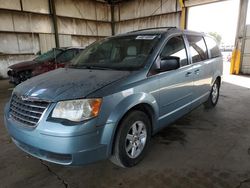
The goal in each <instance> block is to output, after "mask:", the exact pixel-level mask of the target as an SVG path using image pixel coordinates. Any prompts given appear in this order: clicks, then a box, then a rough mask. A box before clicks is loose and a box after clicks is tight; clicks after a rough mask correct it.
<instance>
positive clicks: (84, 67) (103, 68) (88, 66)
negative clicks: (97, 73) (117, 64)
mask: <svg viewBox="0 0 250 188" xmlns="http://www.w3.org/2000/svg"><path fill="white" fill-rule="evenodd" d="M68 67H69V68H77V69H94V70H112V68H108V67H99V66H91V65H69V66H68Z"/></svg>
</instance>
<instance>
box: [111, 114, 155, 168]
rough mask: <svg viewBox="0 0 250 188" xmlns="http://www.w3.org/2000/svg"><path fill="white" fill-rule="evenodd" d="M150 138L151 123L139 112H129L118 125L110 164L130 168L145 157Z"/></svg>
mask: <svg viewBox="0 0 250 188" xmlns="http://www.w3.org/2000/svg"><path fill="white" fill-rule="evenodd" d="M150 137H151V123H150V120H149V118H148V116H147V115H146V114H145V113H144V112H141V111H132V112H130V113H129V114H128V115H127V116H126V117H125V118H124V119H123V120H122V122H121V124H120V125H119V130H118V132H117V135H116V140H115V145H114V151H113V156H112V157H111V158H110V160H111V162H113V163H114V164H116V165H118V166H121V167H132V166H135V165H136V164H137V163H139V162H140V161H141V160H142V159H143V157H144V156H145V153H146V150H147V148H148V143H149V141H150Z"/></svg>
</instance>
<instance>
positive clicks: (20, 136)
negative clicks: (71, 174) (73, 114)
mask: <svg viewBox="0 0 250 188" xmlns="http://www.w3.org/2000/svg"><path fill="white" fill-rule="evenodd" d="M4 123H5V126H6V128H7V130H8V132H9V134H10V135H11V137H12V139H13V142H14V143H15V144H16V145H17V146H18V147H19V148H20V149H22V150H23V151H25V152H26V153H29V154H30V155H32V156H35V157H37V158H40V159H42V160H46V161H49V162H52V163H57V164H62V165H70V166H78V165H84V164H88V163H92V162H95V161H98V160H103V159H106V158H108V156H109V154H108V153H109V152H108V145H107V144H105V143H104V144H103V143H102V137H103V134H104V130H106V129H107V127H109V130H112V127H113V126H114V125H113V124H106V125H105V126H102V127H96V128H94V129H92V131H88V132H86V133H83V132H82V131H80V133H79V134H76V132H75V133H74V134H71V135H63V134H61V135H59V134H58V135H53V133H51V132H50V131H49V130H46V128H45V127H47V128H48V127H50V126H52V127H53V123H50V122H47V121H41V122H40V123H39V125H38V126H37V127H36V128H27V127H23V126H22V125H20V124H18V122H16V121H15V120H13V119H11V118H9V117H8V105H6V107H5V116H4ZM40 124H41V125H40ZM45 124H46V125H45ZM55 126H62V129H63V131H64V133H65V132H66V131H67V130H68V129H71V130H72V127H73V126H72V127H70V126H63V125H58V124H57V125H55ZM77 126H79V125H77ZM84 126H86V125H84ZM46 131H47V132H48V134H46ZM104 137H106V136H104Z"/></svg>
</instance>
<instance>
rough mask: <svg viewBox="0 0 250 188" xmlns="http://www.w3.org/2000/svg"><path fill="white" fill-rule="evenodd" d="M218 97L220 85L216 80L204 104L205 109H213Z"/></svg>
mask: <svg viewBox="0 0 250 188" xmlns="http://www.w3.org/2000/svg"><path fill="white" fill-rule="evenodd" d="M219 95H220V83H219V80H218V79H217V80H216V81H215V82H214V84H213V86H212V89H211V92H210V95H209V98H208V100H207V101H206V102H205V103H204V105H205V107H206V108H213V107H215V106H216V104H217V102H218V99H219Z"/></svg>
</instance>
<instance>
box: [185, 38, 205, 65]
mask: <svg viewBox="0 0 250 188" xmlns="http://www.w3.org/2000/svg"><path fill="white" fill-rule="evenodd" d="M187 40H188V42H189V49H190V54H191V56H192V62H193V63H198V62H200V61H204V60H206V59H208V53H207V47H206V44H205V42H204V39H203V37H202V36H189V35H188V36H187Z"/></svg>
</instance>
